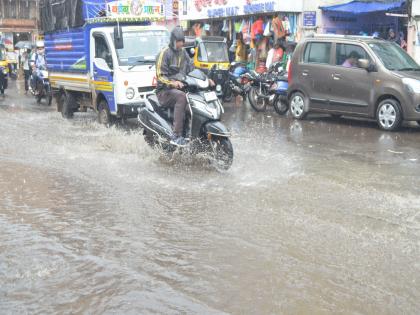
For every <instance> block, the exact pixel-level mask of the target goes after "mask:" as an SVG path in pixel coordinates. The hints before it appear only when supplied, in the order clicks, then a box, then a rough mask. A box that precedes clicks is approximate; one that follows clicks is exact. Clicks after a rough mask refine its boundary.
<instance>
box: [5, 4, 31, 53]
mask: <svg viewBox="0 0 420 315" xmlns="http://www.w3.org/2000/svg"><path fill="white" fill-rule="evenodd" d="M37 17H38V0H13V1H10V0H0V41H1V42H3V43H4V44H5V45H6V46H7V48H8V49H13V47H14V44H16V43H17V42H19V41H33V40H34V39H35V36H36V35H37Z"/></svg>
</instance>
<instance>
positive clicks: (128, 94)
mask: <svg viewBox="0 0 420 315" xmlns="http://www.w3.org/2000/svg"><path fill="white" fill-rule="evenodd" d="M135 95H136V92H134V89H133V88H131V87H130V88H128V89H127V90H125V96H126V97H127V98H128V99H129V100H132V99H133V98H134V96H135Z"/></svg>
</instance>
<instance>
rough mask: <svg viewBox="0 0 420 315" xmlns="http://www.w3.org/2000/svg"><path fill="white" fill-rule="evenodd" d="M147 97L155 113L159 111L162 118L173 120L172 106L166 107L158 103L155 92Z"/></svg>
mask: <svg viewBox="0 0 420 315" xmlns="http://www.w3.org/2000/svg"><path fill="white" fill-rule="evenodd" d="M147 99H148V100H149V102H150V104H152V106H153V109H154V110H155V111H156V112H157V113H159V114H160V115H161V116H162V117H163V118H165V119H166V120H169V121H172V120H173V116H174V110H173V108H168V107H165V106H162V105H161V104H160V103H159V100H158V98H157V96H156V95H155V94H153V95H150V96H149V97H148V98H147Z"/></svg>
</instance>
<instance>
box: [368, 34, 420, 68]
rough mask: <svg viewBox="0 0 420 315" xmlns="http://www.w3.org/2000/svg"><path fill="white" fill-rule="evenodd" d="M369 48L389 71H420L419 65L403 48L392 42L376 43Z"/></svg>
mask: <svg viewBox="0 0 420 315" xmlns="http://www.w3.org/2000/svg"><path fill="white" fill-rule="evenodd" d="M369 47H370V48H371V49H372V50H373V52H374V53H375V54H376V56H377V57H378V58H379V59H380V60H381V62H382V63H383V65H384V66H385V67H386V68H387V69H388V70H397V71H398V70H399V71H419V70H420V67H419V65H418V64H417V63H416V62H415V61H414V60H413V58H411V57H410V56H409V55H408V54H407V53H406V52H405V51H404V50H403V49H402V48H401V47H399V46H398V45H396V44H395V43H390V42H385V41H383V42H374V43H370V44H369Z"/></svg>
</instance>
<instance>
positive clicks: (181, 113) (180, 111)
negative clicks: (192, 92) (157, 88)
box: [157, 89, 188, 137]
mask: <svg viewBox="0 0 420 315" xmlns="http://www.w3.org/2000/svg"><path fill="white" fill-rule="evenodd" d="M157 97H158V100H159V103H160V104H161V105H162V106H164V107H169V108H174V127H173V128H174V133H175V135H176V136H178V137H180V136H182V134H183V131H184V121H185V113H186V111H187V110H188V106H187V104H188V102H187V96H186V94H185V93H184V92H182V91H180V90H177V89H168V90H163V91H161V92H159V93H158V94H157Z"/></svg>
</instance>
